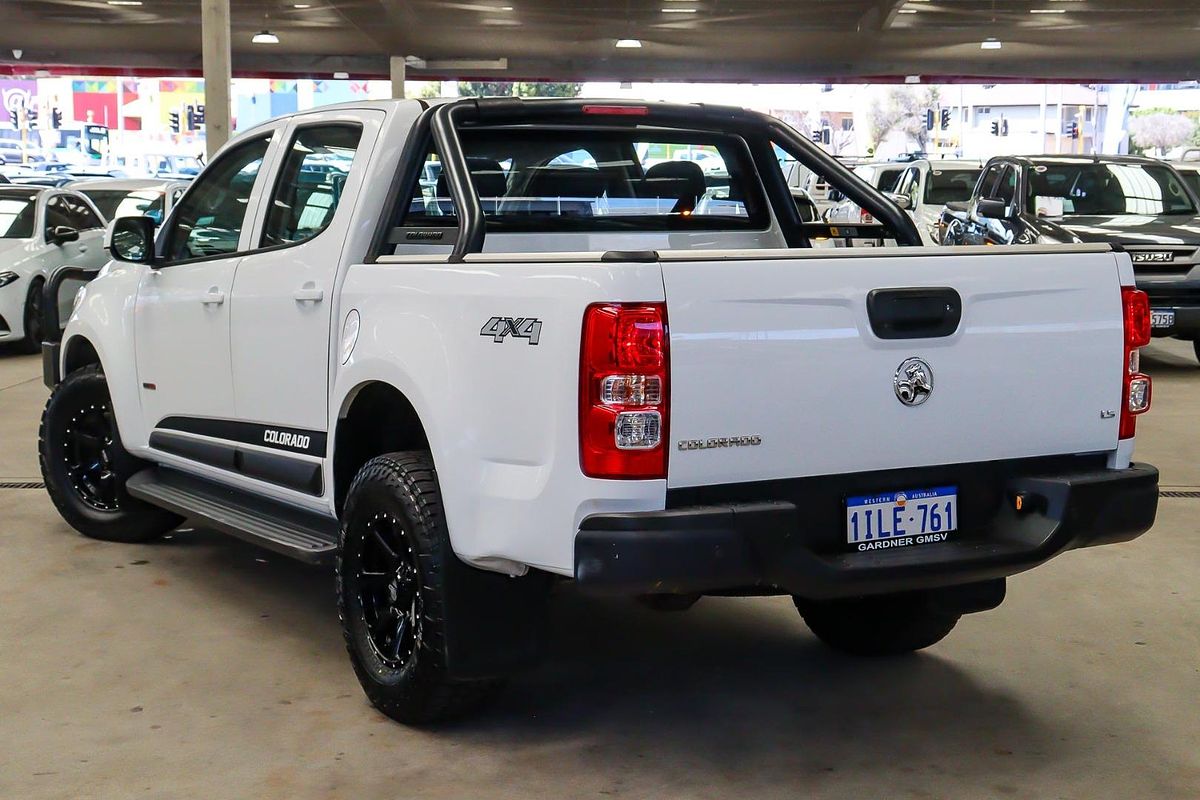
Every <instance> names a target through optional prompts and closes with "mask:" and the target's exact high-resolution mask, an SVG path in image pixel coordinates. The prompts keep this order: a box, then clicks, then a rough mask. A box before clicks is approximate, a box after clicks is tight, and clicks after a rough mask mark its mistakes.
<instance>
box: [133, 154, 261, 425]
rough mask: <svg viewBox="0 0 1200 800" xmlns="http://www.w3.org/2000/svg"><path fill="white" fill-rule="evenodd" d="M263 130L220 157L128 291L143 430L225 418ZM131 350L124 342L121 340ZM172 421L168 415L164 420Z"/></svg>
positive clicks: (176, 213) (189, 196) (167, 228)
mask: <svg viewBox="0 0 1200 800" xmlns="http://www.w3.org/2000/svg"><path fill="white" fill-rule="evenodd" d="M270 143H271V134H269V133H268V134H264V135H263V136H261V137H257V138H255V139H251V140H249V141H247V142H245V143H243V144H241V145H239V146H237V147H235V148H234V149H232V150H230V151H228V152H226V153H224V154H223V155H222V156H221V157H220V158H219V159H218V160H217V161H216V162H214V163H213V165H212V166H211V167H210V168H209V169H207V170H205V172H204V174H203V175H201V176H200V177H199V178H198V179H197V183H196V185H195V186H194V187H193V188H192V191H190V192H188V194H187V197H186V198H185V199H184V200H183V201H182V202H181V203H180V205H179V206H178V207H176V209H175V211H174V213H172V215H171V217H170V219H169V220H168V221H167V224H166V226H165V228H164V229H163V231H162V234H161V236H160V237H159V242H158V245H159V249H160V251H161V258H160V263H159V264H157V265H156V267H155V268H154V269H149V270H147V271H146V274H145V276H144V277H143V278H142V282H141V285H140V287H139V289H138V297H137V310H136V323H135V324H136V326H137V336H136V339H137V348H136V358H137V367H138V382H139V384H140V389H141V398H142V409H143V413H144V416H145V422H146V426H147V428H149V429H151V430H153V429H154V428H160V427H164V424H163V422H164V420H168V422H167V425H166V426H165V427H178V424H179V422H178V421H179V419H181V418H182V419H185V420H188V419H195V418H212V419H225V420H228V419H229V418H231V417H232V416H233V379H232V375H231V370H230V357H229V317H230V299H231V295H232V291H233V278H234V274H235V273H236V271H237V267H238V263H239V261H240V260H241V258H242V256H241V252H242V251H243V250H244V249H245V248H246V246H247V245H248V237H249V233H250V227H251V222H252V216H253V213H254V209H255V208H256V207H257V205H258V198H259V197H260V193H261V188H260V184H261V183H263V180H262V178H263V175H264V173H265V172H266V170H264V169H263V166H264V162H265V160H266V158H267V155H268V152H269V149H270ZM130 344H131V346H132V339H131V342H130ZM169 418H174V419H169Z"/></svg>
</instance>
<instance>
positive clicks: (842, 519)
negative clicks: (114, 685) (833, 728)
mask: <svg viewBox="0 0 1200 800" xmlns="http://www.w3.org/2000/svg"><path fill="white" fill-rule="evenodd" d="M773 145H774V146H777V147H778V148H780V149H782V150H784V151H785V152H786V153H787V154H788V155H789V156H790V157H792V158H795V159H796V160H797V161H799V162H801V163H802V164H805V165H806V166H807V167H808V168H810V169H812V170H814V171H816V172H819V173H820V174H822V175H824V176H826V177H827V179H828V180H829V181H830V184H831V185H832V186H834V187H835V188H837V189H838V190H839V191H841V192H843V193H844V194H846V195H847V196H848V197H851V198H852V199H853V200H855V202H858V203H859V204H860V205H862V206H863V207H864V208H865V209H867V210H869V211H870V213H871V214H872V215H873V216H874V217H875V218H876V219H878V220H880V221H881V222H883V223H884V224H886V225H889V226H890V233H889V236H890V238H894V239H896V240H897V241H898V242H900V243H901V245H919V243H920V238H919V236H918V234H917V231H916V230H915V229H914V227H913V225H912V222H911V220H909V219H908V218H907V217H906V216H905V215H904V213H903V212H902V211H901V210H900V209H899V208H897V207H896V206H895V205H894V204H893V203H891V202H890V201H888V200H887V199H886V198H884V197H883V196H882V195H881V194H880V193H879V192H878V191H877V190H875V189H874V188H872V187H871V186H869V185H867V184H865V183H864V182H863V181H861V180H859V179H857V178H856V177H855V176H854V175H852V174H851V173H850V172H848V171H847V170H846V169H845V168H844V167H842V166H841V165H839V164H838V163H837V162H836V161H835V160H833V159H832V158H830V157H828V156H827V155H825V154H824V153H822V152H821V151H820V150H819V148H817V147H815V146H814V145H813V144H812V143H811V142H809V141H808V140H807V138H805V137H802V136H799V135H798V134H796V132H795V131H793V130H791V129H790V128H788V127H787V126H785V125H783V124H781V123H779V122H778V121H776V120H773V119H771V118H769V117H766V116H764V115H760V114H756V113H752V112H747V111H742V110H738V109H729V108H714V107H709V106H680V105H665V104H663V105H659V104H639V103H629V102H596V101H581V100H545V101H519V100H515V99H502V100H461V101H457V102H449V103H442V104H433V105H427V104H425V103H423V102H419V101H394V102H374V103H364V104H354V105H344V106H335V107H331V108H325V109H321V110H317V111H313V112H306V113H300V114H295V115H292V116H288V117H285V118H281V119H277V120H274V121H272V122H268V123H265V124H263V125H261V126H258V127H256V128H254V129H252V130H250V131H247V132H246V133H243V134H242V135H240V136H239V137H238V138H237V139H235V140H234V141H233V142H231V143H230V144H229V145H228V146H227V147H225V148H224V150H223V151H222V152H221V153H220V154H219V155H218V156H217V157H216V158H215V159H214V160H213V161H212V163H211V164H209V165H208V166H207V167H206V168H205V169H204V171H203V173H202V174H201V175H200V176H199V177H198V178H197V179H196V181H195V183H194V184H193V185H192V186H191V187H190V188H189V189H188V191H187V193H186V194H185V195H184V196H183V198H182V199H181V200H180V202H179V203H178V204H177V205H176V206H175V207H174V209H173V210H172V212H171V214H170V215H169V216H168V218H167V219H166V220H165V221H164V223H163V225H162V226H161V229H160V230H158V231H157V235H155V226H154V224H153V222H152V221H151V220H149V219H146V218H137V217H130V218H123V219H119V220H116V221H115V222H114V223H113V224H112V225H111V226H110V228H109V231H108V242H107V246H108V248H109V250H110V253H111V254H112V256H113V257H114V259H115V260H114V261H113V262H111V263H110V264H109V265H108V266H107V267H106V268H105V269H104V270H103V271H102V272H101V274H100V275H99V277H97V278H96V279H95V280H94V281H93V282H92V283H90V284H89V285H88V286H87V287H86V289H85V291H84V292H82V293H81V294H80V295H79V298H78V301H77V303H76V305H75V307H74V310H73V312H72V314H71V317H70V320H69V324H68V325H67V326H66V332H65V334H64V335H63V338H62V340H61V341H55V340H54V339H55V337H53V336H51V337H50V339H49V340H48V341H47V342H46V343H45V345H44V350H43V352H44V358H45V368H46V376H47V382H48V383H49V384H50V385H52V386H53V387H54V391H53V394H52V396H51V399H50V401H49V403H48V405H47V407H46V411H45V414H44V417H43V422H42V429H41V437H40V441H41V444H40V446H41V463H42V470H43V474H44V476H45V480H46V483H47V487H48V490H49V493H50V496H51V498H52V499H53V501H54V503H55V505H56V506H57V507H58V509H59V511H60V512H61V513H62V515H63V516H64V518H65V519H66V520H67V521H68V522H69V523H70V524H71V525H73V526H74V527H76V528H77V529H78V530H80V531H81V532H83V533H84V534H86V535H88V536H92V537H95V538H99V539H106V540H115V541H125V542H138V541H146V540H149V539H151V538H153V537H155V536H158V535H160V534H162V533H164V532H165V531H168V530H170V529H171V528H172V527H174V526H176V525H178V524H180V522H181V521H182V520H183V519H184V518H190V519H192V520H195V521H198V522H199V523H201V524H204V525H207V526H210V527H214V528H217V529H220V530H223V531H227V532H229V533H231V534H234V535H237V536H241V537H243V538H246V539H249V540H251V541H254V542H257V543H260V544H262V545H263V546H265V547H268V548H272V549H273V550H275V551H278V552H280V553H284V554H287V555H290V556H295V557H297V558H300V559H304V560H307V561H313V562H319V561H326V560H329V561H335V562H336V565H337V592H338V599H339V607H340V613H341V619H342V623H343V626H344V631H345V638H346V643H347V647H348V650H349V653H350V657H351V661H352V664H353V666H354V669H355V671H356V673H357V675H358V677H359V680H360V681H361V683H362V685H363V687H364V689H365V691H366V693H367V695H368V696H369V698H370V699H371V701H372V702H373V703H374V704H375V705H376V706H377V707H378V708H379V709H380V710H381V711H383V712H384V713H385V714H387V715H389V716H391V717H393V718H395V719H397V720H401V721H405V722H409V723H421V722H426V721H429V720H433V719H438V718H443V717H446V716H449V715H452V714H457V713H463V712H465V711H467V710H468V709H470V708H473V707H474V706H475V704H476V703H478V702H479V701H480V700H481V699H483V698H484V697H485V696H487V695H488V694H489V693H490V692H491V691H492V690H493V689H494V688H495V687H496V686H497V685H498V683H499V682H500V680H501V679H502V678H503V677H504V676H505V675H507V674H509V673H511V672H512V671H513V670H515V669H518V668H520V667H522V666H525V665H527V664H529V663H531V661H532V660H533V659H534V658H535V657H536V656H537V653H538V649H539V644H540V640H541V636H542V633H541V631H542V625H541V621H542V619H543V613H542V610H543V607H544V604H545V603H546V600H547V595H548V589H549V586H550V585H551V583H552V582H553V579H555V578H561V579H573V580H574V581H575V583H576V584H578V585H579V587H580V589H582V590H592V591H601V592H609V593H614V592H615V593H625V594H628V595H631V596H640V597H644V598H646V599H647V601H648V602H650V603H651V604H653V605H658V606H661V607H675V608H680V607H686V606H687V605H689V604H690V603H691V602H693V601H694V600H695V599H696V598H698V597H699V596H701V595H702V594H723V595H731V594H732V595H757V594H784V595H790V596H792V597H793V598H794V600H795V604H796V606H797V607H798V609H799V611H800V613H801V614H802V615H803V617H804V619H805V620H806V621H807V623H808V624H809V626H810V627H811V629H812V630H813V631H814V632H815V633H816V635H817V636H819V637H820V638H821V639H823V640H824V641H826V642H827V643H829V644H831V645H833V646H835V647H838V648H841V649H844V650H847V651H850V652H854V653H860V654H867V655H869V654H880V653H899V652H905V651H910V650H915V649H918V648H922V647H925V646H928V645H930V644H933V643H934V642H936V641H938V640H940V639H941V638H942V637H943V636H945V635H946V634H947V633H948V632H949V631H950V629H951V628H953V627H954V625H955V623H956V622H957V620H958V619H959V617H960V616H961V615H962V614H964V613H969V612H974V611H982V610H986V609H989V608H992V607H995V606H996V605H997V604H999V603H1000V602H1001V600H1002V599H1003V596H1004V588H1005V579H1006V577H1007V576H1009V575H1012V574H1014V573H1017V572H1020V571H1022V570H1025V569H1028V568H1030V567H1033V566H1036V565H1038V564H1040V563H1042V562H1044V561H1046V560H1047V559H1049V558H1051V557H1053V556H1056V555H1058V554H1059V553H1061V552H1063V551H1065V550H1069V549H1072V548H1076V547H1083V546H1088V545H1097V544H1106V543H1111V542H1120V541H1125V540H1129V539H1132V538H1134V537H1136V536H1138V535H1139V534H1141V533H1142V532H1144V531H1145V530H1147V529H1148V528H1149V527H1150V526H1151V525H1152V523H1153V521H1154V516H1155V511H1156V506H1157V485H1158V475H1157V472H1156V470H1155V469H1154V468H1153V467H1150V466H1146V465H1141V464H1131V462H1130V458H1131V455H1132V452H1133V443H1134V439H1133V436H1134V426H1135V420H1136V415H1137V414H1139V413H1141V412H1142V411H1144V410H1145V409H1146V408H1147V407H1148V405H1149V399H1150V398H1149V391H1150V384H1149V379H1148V378H1147V377H1146V376H1145V375H1143V374H1142V373H1141V372H1140V371H1139V370H1138V362H1137V353H1138V348H1139V347H1140V346H1142V345H1143V344H1145V343H1146V342H1147V341H1148V339H1149V322H1148V313H1149V312H1148V307H1147V304H1146V298H1145V296H1144V295H1143V294H1142V293H1140V292H1138V291H1136V290H1135V289H1133V271H1132V269H1131V265H1130V260H1129V257H1128V256H1127V255H1125V254H1123V253H1120V252H1113V251H1111V250H1110V249H1109V248H1108V247H1107V246H1074V247H1072V246H1060V247H1055V248H1053V249H1045V248H1036V247H1024V248H1021V247H1012V248H1007V249H1006V250H1005V251H1004V252H996V251H992V250H988V251H984V250H983V249H970V248H962V249H960V248H949V247H947V248H929V249H926V248H923V247H919V246H899V247H894V248H870V249H857V248H847V249H843V250H838V251H831V250H814V249H810V248H809V240H810V238H811V237H813V236H816V235H818V234H822V233H824V234H825V235H828V231H827V230H824V228H826V227H827V226H823V225H822V224H820V223H812V222H804V221H801V220H800V219H799V215H798V213H797V210H796V206H795V204H794V203H793V202H792V200H791V197H790V194H789V190H788V186H787V183H786V180H785V178H784V176H783V174H782V173H781V171H780V168H779V160H778V158H777V154H776V150H775V149H774V147H773ZM687 147H703V148H705V149H715V150H716V151H717V152H719V153H720V154H721V157H722V159H723V160H724V162H725V164H726V165H727V167H728V175H727V176H722V177H720V178H713V177H712V176H705V175H704V174H703V172H702V171H701V170H700V169H699V167H698V166H696V165H695V164H692V163H688V162H686V161H682V160H672V159H671V154H672V153H673V152H674V151H675V150H676V148H687ZM639 153H642V154H647V155H646V156H639ZM650 156H653V157H654V158H658V159H666V160H665V161H662V162H660V163H657V164H655V165H651V166H649V167H646V166H645V165H644V164H643V162H642V160H641V159H642V158H643V157H647V158H648V157H650ZM431 176H434V177H431ZM714 180H720V181H722V182H723V183H722V184H721V185H719V186H717V185H711V184H712V181H714ZM701 199H704V200H705V202H704V204H703V207H702V209H701V208H699V204H700V201H701ZM67 277H70V270H67V269H65V268H64V270H60V271H59V273H56V274H55V275H54V276H53V277H52V279H51V281H50V285H49V286H47V291H53V290H54V289H55V288H56V286H57V284H58V283H59V282H60V281H61V280H62V279H64V278H67ZM47 307H48V308H50V307H51V306H47ZM43 329H44V330H46V331H57V330H58V325H57V324H47V325H45V326H44V328H43Z"/></svg>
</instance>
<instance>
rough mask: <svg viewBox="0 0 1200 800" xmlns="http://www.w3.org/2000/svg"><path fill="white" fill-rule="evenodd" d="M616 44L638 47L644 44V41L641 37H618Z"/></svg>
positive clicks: (621, 46)
mask: <svg viewBox="0 0 1200 800" xmlns="http://www.w3.org/2000/svg"><path fill="white" fill-rule="evenodd" d="M616 46H617V47H620V48H622V49H624V48H636V47H641V46H642V41H641V40H640V39H617V44H616Z"/></svg>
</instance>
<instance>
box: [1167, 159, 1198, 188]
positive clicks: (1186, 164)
mask: <svg viewBox="0 0 1200 800" xmlns="http://www.w3.org/2000/svg"><path fill="white" fill-rule="evenodd" d="M1171 166H1173V167H1174V168H1175V171H1176V172H1178V173H1179V175H1180V177H1182V178H1183V182H1184V183H1186V184H1187V185H1188V188H1189V189H1191V190H1192V194H1194V195H1196V196H1197V197H1200V160H1190V161H1176V162H1174V163H1173V164H1171Z"/></svg>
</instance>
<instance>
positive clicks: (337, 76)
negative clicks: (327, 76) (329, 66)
mask: <svg viewBox="0 0 1200 800" xmlns="http://www.w3.org/2000/svg"><path fill="white" fill-rule="evenodd" d="M349 77H350V73H349V72H335V73H333V79H334V80H335V81H344V80H346V79H348V78H349Z"/></svg>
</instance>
